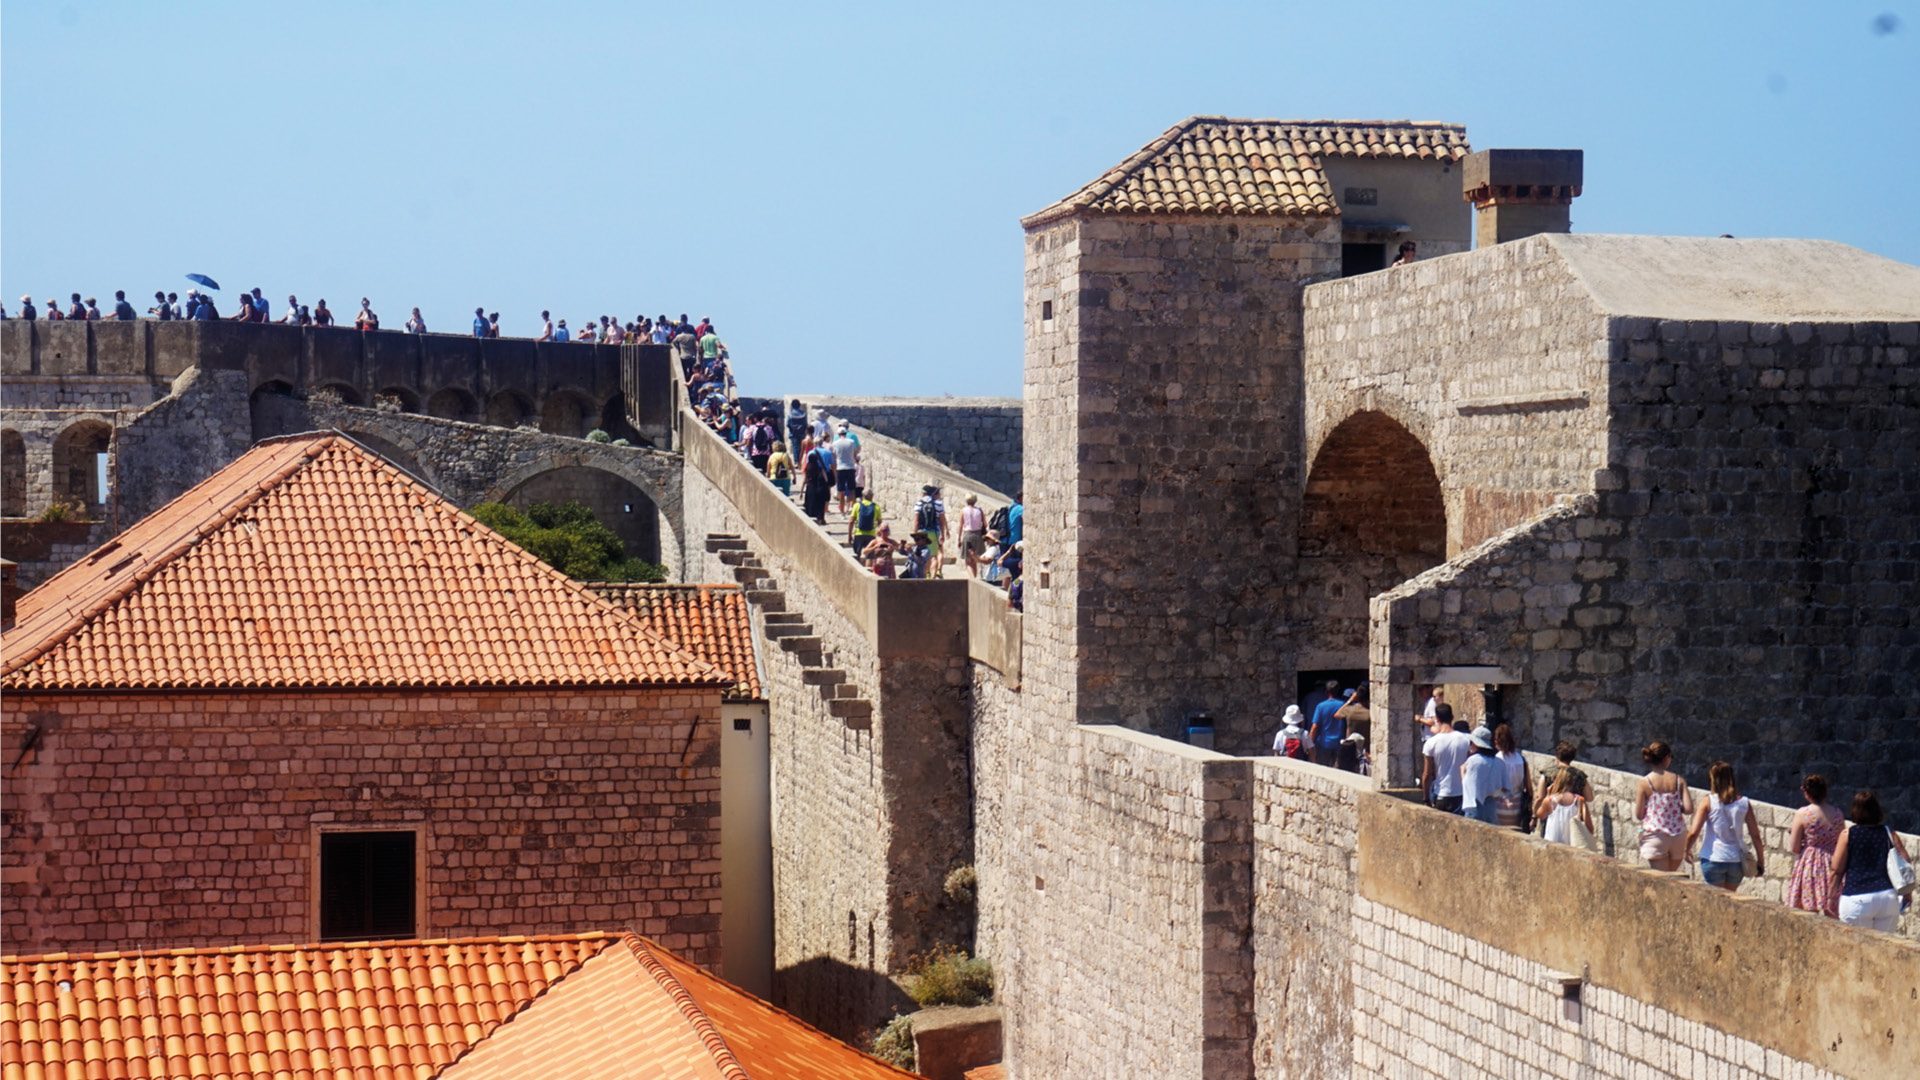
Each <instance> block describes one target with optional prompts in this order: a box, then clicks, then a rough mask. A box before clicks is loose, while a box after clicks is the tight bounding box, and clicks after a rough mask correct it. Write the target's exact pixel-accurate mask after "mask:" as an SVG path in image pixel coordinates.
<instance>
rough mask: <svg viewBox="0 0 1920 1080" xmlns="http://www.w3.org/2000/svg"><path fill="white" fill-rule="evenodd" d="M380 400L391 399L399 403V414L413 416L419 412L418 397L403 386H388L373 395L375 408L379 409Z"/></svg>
mask: <svg viewBox="0 0 1920 1080" xmlns="http://www.w3.org/2000/svg"><path fill="white" fill-rule="evenodd" d="M381 398H391V399H393V400H394V401H397V402H399V403H400V411H401V412H404V413H415V414H418V413H419V412H420V395H419V394H416V393H414V392H413V391H411V390H409V389H407V388H406V387H404V386H389V387H386V388H385V389H383V390H381V391H380V392H379V393H377V394H375V395H373V399H374V403H375V407H376V408H378V407H379V401H380V399H381Z"/></svg>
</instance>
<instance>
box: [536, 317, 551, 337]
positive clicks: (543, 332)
mask: <svg viewBox="0 0 1920 1080" xmlns="http://www.w3.org/2000/svg"><path fill="white" fill-rule="evenodd" d="M533 340H535V341H552V340H553V313H552V312H549V311H542V312H541V313H540V336H539V337H536V338H534V339H533Z"/></svg>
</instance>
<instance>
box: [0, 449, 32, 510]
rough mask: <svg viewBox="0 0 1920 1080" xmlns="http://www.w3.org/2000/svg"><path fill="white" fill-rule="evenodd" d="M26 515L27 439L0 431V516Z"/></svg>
mask: <svg viewBox="0 0 1920 1080" xmlns="http://www.w3.org/2000/svg"><path fill="white" fill-rule="evenodd" d="M25 516H27V440H26V439H25V438H24V437H22V436H21V434H20V433H19V432H17V431H15V430H13V429H12V428H7V429H6V430H4V431H0V517H25Z"/></svg>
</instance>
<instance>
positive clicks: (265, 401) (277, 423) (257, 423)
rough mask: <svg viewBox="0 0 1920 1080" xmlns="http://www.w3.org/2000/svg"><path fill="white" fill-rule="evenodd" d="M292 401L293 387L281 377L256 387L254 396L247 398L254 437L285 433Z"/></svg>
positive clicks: (262, 437)
mask: <svg viewBox="0 0 1920 1080" xmlns="http://www.w3.org/2000/svg"><path fill="white" fill-rule="evenodd" d="M292 401H293V387H292V386H290V385H288V384H287V383H285V382H282V381H281V380H279V379H274V380H272V381H269V382H264V383H261V384H260V385H259V386H256V387H254V388H253V394H252V396H250V397H249V398H248V399H247V405H248V408H249V410H250V411H251V413H252V416H253V437H254V438H255V439H265V438H268V437H270V436H274V435H282V434H285V428H286V427H287V424H286V416H287V414H288V411H289V410H288V408H287V407H288V405H290V404H291V403H292Z"/></svg>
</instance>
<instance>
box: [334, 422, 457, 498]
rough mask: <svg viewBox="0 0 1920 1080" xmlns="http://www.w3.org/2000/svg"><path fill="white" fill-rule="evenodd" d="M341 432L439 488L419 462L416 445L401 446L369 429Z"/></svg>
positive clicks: (432, 486)
mask: <svg viewBox="0 0 1920 1080" xmlns="http://www.w3.org/2000/svg"><path fill="white" fill-rule="evenodd" d="M341 434H343V435H345V436H347V437H348V438H350V439H352V440H353V441H355V442H357V443H359V444H360V445H362V446H364V447H366V448H367V449H369V450H371V451H373V452H374V453H376V454H379V455H380V456H381V457H383V458H386V459H387V461H389V462H391V463H392V464H394V465H397V466H399V467H400V468H402V469H404V470H406V471H407V472H409V473H412V474H413V475H414V476H416V477H418V478H419V479H420V480H421V482H423V483H425V484H426V485H427V486H428V487H431V488H434V489H435V490H438V489H439V486H440V485H439V483H438V482H437V481H435V479H434V477H433V474H431V473H429V472H428V471H427V470H426V469H425V468H424V467H422V465H421V464H420V450H419V448H418V447H411V446H403V445H401V444H400V443H399V442H397V441H395V440H393V439H390V438H387V437H386V436H383V435H375V434H374V433H372V432H370V431H354V430H349V431H342V432H341Z"/></svg>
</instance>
